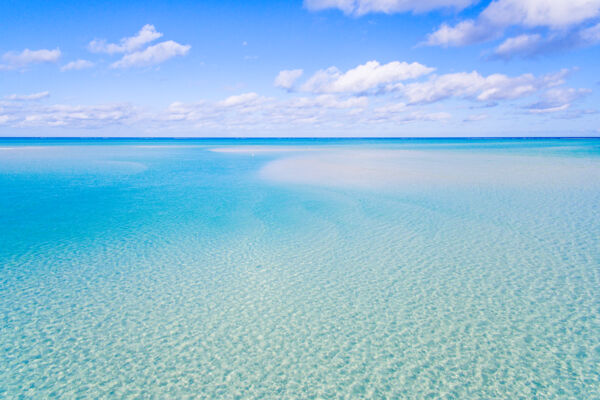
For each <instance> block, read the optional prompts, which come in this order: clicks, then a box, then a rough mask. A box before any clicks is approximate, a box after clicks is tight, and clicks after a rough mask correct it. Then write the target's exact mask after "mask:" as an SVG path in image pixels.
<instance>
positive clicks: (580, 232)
mask: <svg viewBox="0 0 600 400" xmlns="http://www.w3.org/2000/svg"><path fill="white" fill-rule="evenodd" d="M0 192H1V196H0V398H8V399H12V398H34V399H40V398H50V397H56V398H276V399H279V398H315V399H316V398H416V399H422V398H446V399H464V398H485V399H489V398H505V399H516V398H527V399H530V398H540V399H542V398H543V399H552V398H560V399H562V398H573V399H595V398H596V399H597V398H600V290H599V288H600V140H593V139H560V140H551V139H545V140H541V139H537V140H533V139H518V140H517V139H514V140H500V139H497V140H416V139H415V140H276V139H273V140H266V139H265V140H43V139H36V140H17V139H3V140H2V139H0Z"/></svg>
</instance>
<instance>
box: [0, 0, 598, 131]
mask: <svg viewBox="0 0 600 400" xmlns="http://www.w3.org/2000/svg"><path fill="white" fill-rule="evenodd" d="M125 3H126V4H125ZM174 3H175V2H167V1H128V2H117V1H114V2H111V1H86V2H80V1H52V2H48V1H41V0H40V1H33V0H31V1H27V0H5V1H3V2H1V3H0V15H2V23H1V24H0V38H2V39H1V40H0V136H236V137H238V136H553V135H559V136H567V135H574V136H600V130H599V129H600V123H599V122H600V115H599V114H598V112H599V111H600V110H599V109H598V104H600V103H599V100H600V97H599V96H598V91H599V89H600V76H599V75H598V71H600V46H599V45H600V0H570V1H565V0H495V1H492V2H490V1H477V0H420V1H410V0H305V1H304V2H303V1H288V2H280V1H276V2H273V1H253V2H233V1H203V2H198V1H179V2H176V4H174Z"/></svg>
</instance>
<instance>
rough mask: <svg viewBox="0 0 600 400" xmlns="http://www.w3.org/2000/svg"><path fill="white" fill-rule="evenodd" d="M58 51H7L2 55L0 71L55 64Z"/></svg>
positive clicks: (58, 54) (58, 55)
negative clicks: (40, 64)
mask: <svg viewBox="0 0 600 400" xmlns="http://www.w3.org/2000/svg"><path fill="white" fill-rule="evenodd" d="M60 55H61V52H60V49H58V48H56V49H54V50H48V49H41V50H29V49H25V50H23V51H22V52H20V53H18V52H14V51H9V52H7V53H4V55H3V56H2V60H3V61H4V64H0V69H4V70H9V69H20V68H24V67H27V66H28V65H31V64H39V63H55V62H57V61H58V59H59V58H60Z"/></svg>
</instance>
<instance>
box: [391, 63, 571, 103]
mask: <svg viewBox="0 0 600 400" xmlns="http://www.w3.org/2000/svg"><path fill="white" fill-rule="evenodd" d="M567 72H568V71H566V70H564V71H561V72H559V73H556V74H549V75H545V76H542V77H536V76H534V75H532V74H523V75H520V76H516V77H509V76H506V75H503V74H492V75H488V76H482V75H481V74H480V73H479V72H477V71H473V72H459V73H453V74H444V75H439V76H433V77H432V78H431V79H429V80H428V81H425V82H415V83H411V84H409V85H407V86H405V87H404V88H403V92H404V95H405V96H406V97H407V98H408V100H409V103H411V104H416V103H433V102H436V101H440V100H444V99H447V98H451V97H455V98H462V99H471V100H476V101H485V102H494V101H498V100H511V99H517V98H522V97H525V96H528V95H531V94H534V93H536V92H538V91H540V90H542V89H545V88H550V87H554V86H558V85H561V84H562V83H564V77H565V75H566V74H567Z"/></svg>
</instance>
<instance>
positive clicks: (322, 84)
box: [300, 61, 434, 93]
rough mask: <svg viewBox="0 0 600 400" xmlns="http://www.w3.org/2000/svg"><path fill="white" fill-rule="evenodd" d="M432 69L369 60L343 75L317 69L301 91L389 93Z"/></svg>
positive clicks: (422, 66) (335, 69)
mask: <svg viewBox="0 0 600 400" xmlns="http://www.w3.org/2000/svg"><path fill="white" fill-rule="evenodd" d="M433 70H434V68H430V67H427V66H425V65H423V64H419V63H417V62H413V63H411V64H409V63H407V62H398V61H393V62H390V63H388V64H383V65H381V64H379V62H377V61H369V62H367V63H365V64H362V65H359V66H357V67H356V68H353V69H351V70H348V71H347V72H345V73H342V72H341V71H340V70H339V69H337V68H336V67H330V68H328V69H326V70H320V71H318V72H317V73H315V74H314V75H313V76H312V77H311V78H309V79H308V80H307V81H306V82H305V83H304V84H303V85H302V86H301V87H300V90H302V91H305V92H311V93H365V92H369V91H389V90H393V89H394V88H395V84H398V83H399V82H400V81H404V80H408V79H415V78H418V77H420V76H422V75H427V74H429V73H431V72H432V71H433Z"/></svg>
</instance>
